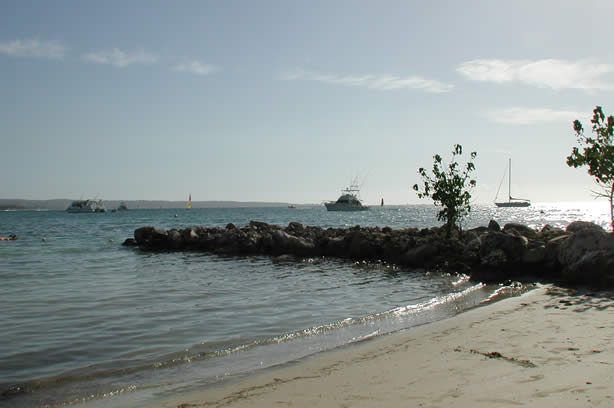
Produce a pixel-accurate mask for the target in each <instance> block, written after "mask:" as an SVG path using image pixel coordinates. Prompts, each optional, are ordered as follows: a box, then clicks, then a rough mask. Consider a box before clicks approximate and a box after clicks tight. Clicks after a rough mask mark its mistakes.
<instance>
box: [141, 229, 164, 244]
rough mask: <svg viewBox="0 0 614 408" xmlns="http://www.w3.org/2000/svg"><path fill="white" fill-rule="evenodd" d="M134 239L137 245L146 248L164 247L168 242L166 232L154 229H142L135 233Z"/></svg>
mask: <svg viewBox="0 0 614 408" xmlns="http://www.w3.org/2000/svg"><path fill="white" fill-rule="evenodd" d="M134 239H135V240H136V242H137V244H139V245H143V246H146V247H159V246H164V245H165V243H166V241H167V234H166V231H161V230H158V229H156V228H154V227H141V228H138V229H137V230H135V231H134Z"/></svg>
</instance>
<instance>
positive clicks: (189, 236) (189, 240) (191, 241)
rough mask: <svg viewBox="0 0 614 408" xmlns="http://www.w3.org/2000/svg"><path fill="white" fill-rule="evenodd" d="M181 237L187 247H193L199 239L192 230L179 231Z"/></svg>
mask: <svg viewBox="0 0 614 408" xmlns="http://www.w3.org/2000/svg"><path fill="white" fill-rule="evenodd" d="M181 236H182V237H183V241H184V242H185V243H186V244H188V245H195V244H197V243H198V241H199V239H200V237H199V236H198V234H197V233H196V231H194V230H193V229H192V228H187V229H185V230H183V231H181Z"/></svg>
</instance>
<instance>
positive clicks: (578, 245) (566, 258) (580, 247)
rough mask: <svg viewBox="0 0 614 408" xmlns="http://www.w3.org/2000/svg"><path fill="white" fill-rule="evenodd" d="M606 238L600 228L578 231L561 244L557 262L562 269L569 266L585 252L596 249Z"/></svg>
mask: <svg viewBox="0 0 614 408" xmlns="http://www.w3.org/2000/svg"><path fill="white" fill-rule="evenodd" d="M570 225H571V224H570ZM593 225H594V224H593ZM606 237H607V234H606V232H605V231H604V230H603V228H601V227H599V229H597V228H592V227H588V228H582V229H579V230H577V231H576V232H575V233H573V234H571V235H570V236H569V238H567V239H566V240H565V241H564V242H563V243H561V245H560V247H559V250H558V256H557V260H558V261H559V263H560V264H561V265H562V266H563V267H566V266H570V265H572V264H574V263H576V262H578V261H579V260H580V259H581V258H582V257H583V256H584V255H586V253H587V252H589V251H593V250H596V249H598V248H599V247H600V243H601V241H602V240H604V238H606Z"/></svg>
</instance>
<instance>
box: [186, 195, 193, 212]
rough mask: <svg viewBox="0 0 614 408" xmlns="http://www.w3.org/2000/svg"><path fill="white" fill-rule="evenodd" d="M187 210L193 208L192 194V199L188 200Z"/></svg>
mask: <svg viewBox="0 0 614 408" xmlns="http://www.w3.org/2000/svg"><path fill="white" fill-rule="evenodd" d="M185 208H186V209H187V210H189V209H190V208H192V194H190V198H188V204H187V205H186V206H185Z"/></svg>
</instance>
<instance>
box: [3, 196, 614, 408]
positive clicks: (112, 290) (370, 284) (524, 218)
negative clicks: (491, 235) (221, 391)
mask: <svg viewBox="0 0 614 408" xmlns="http://www.w3.org/2000/svg"><path fill="white" fill-rule="evenodd" d="M436 215H437V209H436V208H435V207H433V206H429V205H408V206H384V207H373V208H371V209H370V210H369V211H364V212H356V213H351V212H327V211H326V209H325V208H324V206H319V205H315V206H299V207H298V208H285V207H276V208H193V209H191V210H186V209H132V210H128V211H117V212H107V213H91V214H69V213H67V212H65V211H1V212H0V236H8V235H10V234H15V235H17V236H18V237H19V239H18V240H16V241H0V309H1V313H0V406H1V407H62V406H86V407H88V408H90V407H96V408H98V407H120V408H122V407H123V408H134V407H138V406H142V405H146V404H148V403H151V402H153V401H159V400H161V399H164V398H170V397H176V396H178V395H181V394H182V393H186V392H190V391H194V390H199V389H203V388H205V387H215V386H216V385H219V384H221V383H226V382H228V381H233V380H236V379H238V378H243V377H245V376H249V375H253V374H254V373H258V372H259V371H260V370H264V369H268V368H271V367H275V366H280V365H284V364H289V363H292V362H295V361H297V360H300V359H304V358H308V357H309V356H313V355H315V354H317V353H322V352H326V351H329V350H333V349H336V348H339V347H346V346H348V345H350V344H353V343H357V342H362V341H368V340H369V339H371V338H373V337H376V336H383V335H387V334H390V333H393V332H396V331H400V330H411V328H412V327H415V326H418V325H422V324H426V323H429V322H433V321H436V320H441V319H447V318H451V317H453V316H455V315H457V314H459V313H462V312H464V311H466V310H468V309H471V308H474V307H488V304H489V303H492V302H494V301H496V300H497V299H500V298H502V297H505V296H513V295H517V294H518V293H519V292H520V291H522V288H527V287H528V286H527V285H526V284H525V285H512V286H501V285H485V284H482V283H479V282H473V281H471V280H469V279H468V277H467V276H465V275H459V274H453V273H452V274H450V273H441V272H438V271H434V270H432V271H431V270H422V269H417V270H412V269H405V268H399V267H397V266H395V265H390V264H386V263H382V262H371V263H366V262H350V261H344V260H338V259H324V258H316V259H314V258H308V259H297V260H289V259H287V258H283V257H282V258H275V257H267V256H218V255H214V254H210V253H205V252H196V251H184V252H147V251H142V250H139V249H134V248H128V247H123V246H122V245H121V243H122V242H123V241H124V240H125V239H126V238H130V237H133V234H134V230H135V229H137V228H139V227H142V226H155V227H157V228H162V229H169V228H185V227H190V226H226V225H227V224H228V223H233V224H235V225H237V226H244V225H247V224H248V223H249V222H250V221H251V220H255V221H264V222H267V223H271V224H276V225H282V226H285V225H288V223H290V222H299V223H302V224H305V225H313V226H321V227H353V226H356V225H360V226H379V227H385V226H389V227H392V228H395V229H400V228H407V227H416V228H427V227H433V226H439V225H441V222H440V221H438V220H437V217H436ZM609 216H610V213H609V207H608V204H607V203H606V202H605V201H594V202H582V203H534V204H533V205H532V206H531V207H528V208H497V207H495V206H494V205H475V206H474V207H473V211H472V213H471V215H470V216H469V217H468V218H467V219H465V220H464V221H463V225H464V227H465V228H466V229H467V228H472V227H476V226H485V225H487V224H488V222H489V220H491V219H494V220H497V221H498V222H499V223H500V224H501V225H504V224H505V223H507V222H520V223H524V224H527V225H529V226H531V227H533V228H542V227H543V226H544V225H546V224H550V225H552V226H554V227H561V228H564V227H565V226H566V225H568V224H569V223H570V222H571V221H575V220H584V221H593V222H595V223H597V224H599V225H602V226H603V227H604V228H606V229H608V230H609V224H608V219H609ZM510 288H515V289H510ZM519 288H520V289H519Z"/></svg>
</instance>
